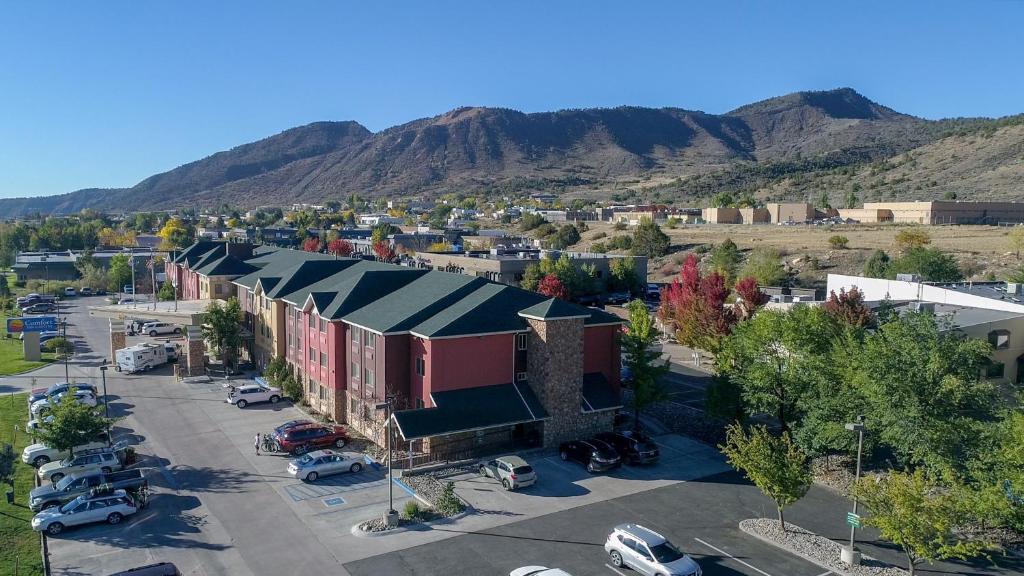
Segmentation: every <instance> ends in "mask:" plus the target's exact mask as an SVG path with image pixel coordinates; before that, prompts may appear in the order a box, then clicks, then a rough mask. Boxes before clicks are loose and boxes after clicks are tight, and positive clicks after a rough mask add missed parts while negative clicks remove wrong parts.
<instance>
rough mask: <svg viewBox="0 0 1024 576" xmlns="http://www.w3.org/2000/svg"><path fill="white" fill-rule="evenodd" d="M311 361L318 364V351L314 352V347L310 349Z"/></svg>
mask: <svg viewBox="0 0 1024 576" xmlns="http://www.w3.org/2000/svg"><path fill="white" fill-rule="evenodd" d="M309 361H310V362H316V350H313V348H312V347H310V349H309Z"/></svg>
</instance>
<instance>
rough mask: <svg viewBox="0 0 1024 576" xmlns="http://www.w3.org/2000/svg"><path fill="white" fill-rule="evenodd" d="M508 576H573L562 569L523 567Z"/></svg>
mask: <svg viewBox="0 0 1024 576" xmlns="http://www.w3.org/2000/svg"><path fill="white" fill-rule="evenodd" d="M508 576H572V574H569V573H568V572H566V571H565V570H562V569H561V568H547V567H544V566H523V567H522V568H516V569H515V570H513V571H511V572H509V573H508Z"/></svg>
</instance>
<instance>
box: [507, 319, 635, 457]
mask: <svg viewBox="0 0 1024 576" xmlns="http://www.w3.org/2000/svg"><path fill="white" fill-rule="evenodd" d="M527 322H528V323H529V324H530V328H531V330H530V341H529V356H528V359H527V369H526V370H527V380H528V382H529V383H530V388H532V389H533V392H534V394H536V395H537V398H538V399H539V400H540V402H541V404H543V405H544V409H545V410H547V412H548V416H549V417H550V418H549V419H548V420H546V421H545V422H544V434H543V442H544V446H548V447H550V446H557V445H558V444H560V443H562V442H565V441H566V440H572V439H575V438H580V437H584V436H588V435H591V434H594V433H596V432H601V431H604V430H611V428H612V420H613V418H614V416H615V415H614V412H612V411H607V412H598V413H583V411H582V408H581V404H582V395H583V392H582V388H583V318H563V319H552V320H534V319H531V318H528V319H527Z"/></svg>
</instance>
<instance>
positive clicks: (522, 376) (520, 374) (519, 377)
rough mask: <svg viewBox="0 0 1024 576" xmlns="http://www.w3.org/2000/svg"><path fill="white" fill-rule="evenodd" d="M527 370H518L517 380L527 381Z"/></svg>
mask: <svg viewBox="0 0 1024 576" xmlns="http://www.w3.org/2000/svg"><path fill="white" fill-rule="evenodd" d="M525 381H526V372H516V382H525Z"/></svg>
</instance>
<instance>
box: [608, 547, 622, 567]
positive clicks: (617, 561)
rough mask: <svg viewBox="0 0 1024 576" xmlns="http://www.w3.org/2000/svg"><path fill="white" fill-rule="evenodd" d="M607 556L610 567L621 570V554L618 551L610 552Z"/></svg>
mask: <svg viewBox="0 0 1024 576" xmlns="http://www.w3.org/2000/svg"><path fill="white" fill-rule="evenodd" d="M608 555H609V556H611V559H612V566H615V567H616V568H622V554H619V551H618V550H612V551H611V552H610V553H609V554H608Z"/></svg>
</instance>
